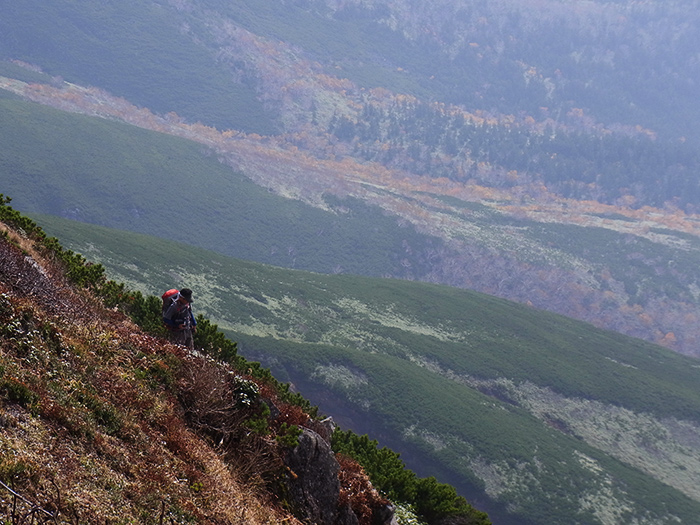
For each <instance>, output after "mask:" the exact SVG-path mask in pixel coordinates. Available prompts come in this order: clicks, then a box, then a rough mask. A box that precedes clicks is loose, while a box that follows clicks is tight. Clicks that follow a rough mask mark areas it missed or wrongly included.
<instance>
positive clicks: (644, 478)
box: [41, 216, 700, 524]
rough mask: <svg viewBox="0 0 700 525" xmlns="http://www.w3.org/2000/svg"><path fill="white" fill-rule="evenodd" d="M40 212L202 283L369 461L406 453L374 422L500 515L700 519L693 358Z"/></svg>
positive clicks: (122, 261) (90, 241) (111, 270)
mask: <svg viewBox="0 0 700 525" xmlns="http://www.w3.org/2000/svg"><path fill="white" fill-rule="evenodd" d="M44 219H45V221H46V222H45V224H46V227H47V228H48V231H49V232H50V233H51V234H52V235H59V236H60V237H61V238H62V239H65V242H66V243H67V245H69V246H72V247H74V248H75V249H79V250H84V252H83V253H85V254H87V255H88V256H89V257H90V258H91V259H92V260H94V261H99V262H100V263H101V264H103V265H104V266H105V268H106V269H107V273H108V274H109V275H111V276H113V277H114V278H116V279H118V280H123V281H124V282H127V283H129V286H130V287H132V288H133V289H137V290H140V291H141V292H142V293H143V294H146V295H150V294H154V295H159V294H160V293H162V290H163V289H165V288H166V287H171V286H172V285H173V283H176V284H178V285H180V286H184V285H188V286H192V287H193V288H194V289H195V291H196V294H195V295H196V299H195V306H196V308H197V311H198V312H203V313H204V314H205V315H206V316H207V317H208V318H210V319H212V320H213V321H214V322H215V323H216V324H217V326H219V328H220V329H221V330H222V331H223V332H224V333H226V334H227V335H228V336H229V338H230V339H231V340H233V341H236V342H237V350H238V353H239V354H240V355H242V356H245V358H246V359H248V360H255V361H256V362H260V363H262V365H263V366H265V367H269V369H270V370H271V371H272V373H273V374H274V376H275V377H276V378H278V380H280V381H284V382H290V383H291V384H292V385H294V387H295V389H297V390H299V391H300V392H302V393H303V394H304V396H305V397H307V398H308V399H309V400H310V401H311V402H312V403H313V404H315V405H317V406H319V408H320V410H322V411H323V412H324V413H329V414H333V416H334V418H335V419H336V421H337V422H338V423H339V424H340V425H341V427H343V428H346V429H352V430H353V432H354V433H355V434H357V435H365V434H366V435H367V436H370V437H366V438H365V439H364V440H363V439H359V440H357V441H356V440H355V439H352V438H350V439H348V438H344V437H342V435H339V436H337V440H338V441H337V443H338V446H342V447H343V449H345V448H347V449H350V450H356V451H357V454H358V456H360V457H368V458H370V459H372V458H376V463H378V465H379V466H378V467H376V468H377V470H378V472H376V473H375V472H373V471H372V469H370V468H368V474H370V476H373V475H374V476H375V477H377V478H378V479H381V477H382V476H383V475H385V473H384V471H382V470H381V469H382V468H386V469H388V470H389V471H392V467H391V465H393V464H395V460H394V459H393V456H392V453H391V452H390V451H386V452H383V453H382V452H379V451H378V450H380V448H379V447H378V446H377V445H376V444H373V443H372V442H373V441H375V440H376V441H378V442H379V443H381V447H389V448H390V449H391V450H393V451H397V452H399V453H400V454H401V457H400V461H405V462H406V465H408V468H410V469H411V470H412V471H414V472H416V473H417V474H418V475H420V476H424V477H435V478H436V479H438V480H442V481H443V482H448V483H449V484H450V485H452V486H454V487H455V488H456V489H457V490H458V493H459V494H462V495H464V496H465V497H467V499H468V500H469V501H471V502H473V504H474V505H475V506H477V508H480V509H482V510H484V511H486V512H488V514H489V516H490V517H491V519H493V521H494V522H495V523H506V524H510V523H513V524H515V523H518V524H522V523H553V522H554V523H575V522H579V523H591V524H596V523H627V522H631V523H634V522H637V523H655V524H656V523H666V522H668V523H673V522H674V521H675V520H676V519H680V520H681V522H691V523H692V521H693V519H694V517H693V516H694V513H695V512H697V508H696V506H697V505H699V503H698V499H699V496H698V494H697V492H696V489H695V487H696V483H695V481H696V479H697V476H698V471H700V466H696V465H700V464H698V463H697V461H698V452H697V451H698V443H699V441H698V439H700V438H699V437H698V436H699V435H700V434H699V432H700V431H699V430H698V429H699V428H700V397H699V396H698V393H697V389H696V388H695V385H696V384H697V381H698V373H700V368H698V364H697V361H696V360H695V359H693V358H689V357H684V356H681V355H679V354H676V353H673V352H671V351H669V350H666V349H663V348H662V347H658V346H654V345H652V344H649V343H645V342H643V341H641V340H637V339H630V338H627V337H625V336H622V335H619V334H616V333H614V332H608V331H603V330H598V329H595V328H593V327H592V326H590V325H586V324H582V323H580V322H578V321H573V320H571V319H567V318H563V317H561V316H558V315H555V314H550V313H547V312H542V311H539V310H536V309H533V308H529V307H524V306H519V305H517V304H515V303H510V302H508V301H504V300H502V299H497V298H494V297H491V296H486V295H482V294H478V293H475V292H468V291H465V290H458V289H455V288H450V287H445V286H439V285H433V284H428V283H418V282H410V281H405V280H391V279H378V278H362V277H356V276H350V275H323V274H317V273H307V272H301V271H290V270H287V269H282V268H277V267H271V266H265V265H260V264H257V263H252V262H249V261H241V260H235V259H229V258H227V257H224V256H221V255H219V254H217V253H214V252H199V251H197V250H196V249H193V248H191V247H189V246H187V245H182V244H174V243H172V242H169V241H165V240H159V239H154V238H150V237H147V236H141V235H135V234H128V233H124V232H119V231H115V230H110V229H105V228H102V227H96V226H90V225H85V224H81V223H75V222H72V221H67V220H59V219H55V218H53V217H50V216H43V217H41V220H42V221H43V220H44ZM373 479H375V478H373ZM399 479H401V478H399ZM397 482H399V481H398V480H397ZM404 483H407V486H408V487H409V488H410V487H412V486H413V485H412V484H411V482H410V479H409V480H408V481H404V482H399V485H398V486H393V485H392V486H391V488H388V489H387V490H392V491H399V493H400V491H401V490H404V488H402V487H404V485H403V484H404ZM562 487H565V489H562ZM410 490H415V489H414V488H410ZM683 509H685V510H683ZM686 513H687V514H686ZM684 516H685V517H684Z"/></svg>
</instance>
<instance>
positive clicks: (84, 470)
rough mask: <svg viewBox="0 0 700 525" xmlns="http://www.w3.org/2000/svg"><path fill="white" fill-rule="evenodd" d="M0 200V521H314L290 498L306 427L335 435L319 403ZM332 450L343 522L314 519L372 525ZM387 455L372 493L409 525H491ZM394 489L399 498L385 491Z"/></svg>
mask: <svg viewBox="0 0 700 525" xmlns="http://www.w3.org/2000/svg"><path fill="white" fill-rule="evenodd" d="M8 202H9V199H6V198H5V197H4V196H2V195H0V227H1V231H2V237H0V253H1V254H2V258H1V259H0V260H1V261H2V263H1V264H0V319H2V323H3V327H2V331H1V332H0V335H1V336H2V339H1V340H0V424H1V426H0V429H1V430H2V432H1V433H0V443H2V448H1V449H0V451H1V452H0V490H2V491H3V497H1V498H0V517H2V518H3V522H6V523H13V524H14V523H33V522H39V523H44V522H51V523H74V522H90V523H93V522H98V521H99V522H102V521H105V522H108V523H111V522H126V521H129V522H138V523H164V521H165V520H167V522H168V523H192V522H197V523H211V522H219V523H251V524H256V523H302V522H305V521H304V516H308V515H310V516H313V515H314V514H313V513H312V512H309V511H307V510H305V509H304V506H306V507H313V506H319V505H321V503H319V501H318V500H315V499H314V496H315V495H314V494H313V493H312V494H311V495H309V494H308V493H307V494H305V499H304V500H303V501H302V502H299V501H294V499H293V497H292V496H291V493H292V490H291V489H290V487H291V486H292V485H293V483H294V481H293V480H295V479H297V478H298V477H300V476H307V475H310V476H311V477H321V476H323V475H324V474H323V472H320V469H319V467H318V466H316V468H314V470H313V472H311V473H305V472H303V471H301V470H299V468H297V467H295V469H296V472H294V471H293V470H292V469H291V468H290V467H289V466H288V463H289V459H288V458H289V457H290V452H289V451H290V450H291V449H294V450H296V448H298V447H299V446H300V445H299V437H300V435H301V434H302V432H303V431H302V428H304V429H315V430H317V431H319V432H324V433H326V434H327V437H326V438H327V439H330V437H331V435H330V434H328V432H330V431H332V428H330V429H329V428H328V427H326V426H324V424H323V422H319V421H320V418H319V417H318V416H317V411H318V409H317V408H316V407H314V406H312V405H310V403H309V402H308V401H307V400H306V399H304V398H303V397H302V396H300V395H299V394H293V393H291V392H290V390H289V385H285V384H281V383H279V382H278V381H276V380H275V379H274V378H273V377H272V376H271V375H270V373H269V371H267V370H265V369H262V368H261V367H260V365H259V363H254V362H249V361H246V360H245V359H244V358H243V357H241V356H238V355H237V349H236V344H235V343H234V342H232V341H230V340H229V339H227V338H225V337H224V335H223V334H222V333H221V332H220V331H219V330H218V327H217V326H216V325H215V324H213V323H211V322H210V321H209V320H208V319H207V318H205V317H203V316H202V315H199V316H198V321H199V323H198V327H199V329H198V331H197V334H196V345H197V348H198V349H199V350H200V352H187V350H186V349H185V348H183V347H179V346H177V345H173V344H170V343H168V342H167V341H166V339H165V335H166V333H165V330H164V328H163V327H162V326H161V325H160V323H159V322H158V321H159V319H160V299H157V298H156V297H153V296H151V297H145V296H143V295H142V294H141V293H138V292H133V291H131V290H129V289H128V288H126V287H125V286H124V284H119V283H116V282H115V281H113V280H107V279H106V277H105V272H104V267H103V266H101V265H97V264H93V263H89V262H88V261H86V260H85V259H84V258H83V257H82V256H81V255H79V254H76V253H75V252H73V251H71V250H65V249H64V248H62V247H61V246H60V245H59V244H58V241H57V240H56V239H55V238H49V237H47V236H46V234H45V233H44V232H43V230H42V229H41V228H39V227H38V226H37V225H36V223H34V222H33V221H31V220H30V219H28V218H26V217H23V216H22V215H21V214H19V213H18V212H16V211H15V210H14V209H12V208H10V207H9V206H8ZM124 313H126V314H127V315H124ZM134 323H138V325H140V327H142V328H143V330H142V329H140V328H139V326H137V325H136V324H134ZM144 330H145V331H144ZM306 431H307V432H308V430H306ZM338 432H339V435H342V438H338V439H342V440H343V441H344V442H346V443H347V442H352V441H356V442H358V443H364V444H365V446H364V448H363V450H364V452H365V454H366V453H367V452H368V451H369V449H371V448H372V447H374V448H376V442H375V443H370V442H368V441H367V439H366V438H364V440H363V439H361V438H359V437H358V436H356V435H354V434H353V433H352V432H351V431H347V432H341V431H338ZM336 448H337V458H338V463H336V464H337V465H338V466H339V470H337V471H335V472H333V474H332V476H337V483H338V487H339V493H338V494H336V495H335V500H334V501H335V503H334V504H335V505H336V506H337V507H338V508H340V507H342V506H346V507H347V508H349V509H351V510H350V513H351V514H352V515H353V516H354V520H350V521H342V520H341V519H340V518H339V517H337V518H333V519H330V520H322V521H315V522H316V523H328V524H331V523H333V524H340V523H359V524H362V525H369V524H370V523H378V522H380V521H379V520H378V518H377V511H376V509H378V508H381V507H382V506H385V505H386V500H385V499H384V498H383V497H382V496H381V495H380V493H379V492H378V491H377V489H375V488H374V486H372V484H371V483H370V481H369V478H368V477H367V475H366V474H365V473H364V470H363V468H362V467H361V466H360V464H359V463H358V462H357V461H356V460H355V459H353V456H357V457H358V458H361V455H360V454H359V453H356V452H354V451H353V450H352V449H350V448H348V447H341V446H337V447H336ZM329 450H330V448H329ZM382 452H383V453H387V452H388V451H387V449H383V450H382ZM314 453H315V454H317V455H318V454H319V452H318V451H315V452H314ZM389 454H393V453H391V452H389ZM391 457H393V462H392V464H391V469H392V470H389V469H388V468H387V467H388V465H387V464H384V463H383V462H382V463H383V472H384V475H383V476H382V477H380V478H378V479H377V480H376V487H377V488H379V489H382V490H383V492H384V493H385V494H390V495H391V496H392V497H396V500H395V501H397V502H398V503H399V504H400V506H401V513H402V516H403V517H404V519H406V520H408V521H407V522H411V523H417V522H418V521H419V520H420V519H425V520H426V522H428V523H442V522H445V521H444V520H450V521H449V522H451V523H464V524H482V525H487V524H488V523H490V521H488V518H487V516H486V515H485V514H484V513H483V512H479V511H477V510H475V509H473V508H472V507H471V506H470V505H469V504H468V503H467V502H466V500H464V498H462V497H460V496H458V495H457V493H456V491H455V489H454V488H452V487H450V486H449V485H446V484H443V483H439V482H438V481H437V480H436V479H435V478H417V477H416V476H415V474H413V473H412V472H411V471H410V470H408V469H406V467H405V465H404V464H403V462H401V461H400V460H399V459H398V455H396V454H393V456H391ZM364 463H365V464H367V466H368V468H374V467H375V466H376V465H377V462H376V461H374V462H373V461H370V460H367V459H365V460H364ZM312 466H313V465H312ZM399 480H401V481H399ZM399 485H401V486H403V487H404V490H402V491H399V492H397V491H396V490H393V491H392V490H390V487H395V486H399ZM409 486H410V487H412V488H407V487H409ZM383 487H386V489H383ZM392 512H393V510H392ZM292 514H296V515H298V516H299V518H300V520H297V519H295V518H294V516H293V515H292ZM336 514H337V513H336V512H333V513H331V516H335V515H336ZM390 516H391V515H390ZM358 520H359V521H358ZM382 523H383V522H382Z"/></svg>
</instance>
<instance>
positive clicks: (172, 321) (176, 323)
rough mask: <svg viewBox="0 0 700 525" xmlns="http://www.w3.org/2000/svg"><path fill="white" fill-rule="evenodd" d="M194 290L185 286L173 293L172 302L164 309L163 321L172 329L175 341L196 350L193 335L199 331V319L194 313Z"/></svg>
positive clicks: (171, 335) (172, 336) (171, 332)
mask: <svg viewBox="0 0 700 525" xmlns="http://www.w3.org/2000/svg"><path fill="white" fill-rule="evenodd" d="M191 303H192V290H190V289H189V288H183V289H182V290H180V292H179V293H177V294H175V295H173V297H172V299H171V300H170V304H169V305H167V306H165V305H164V309H163V323H164V324H165V326H166V327H167V328H168V330H170V337H171V339H172V341H173V343H175V344H178V345H183V346H186V347H187V348H189V349H190V350H194V339H193V335H194V333H195V332H196V331H197V321H195V319H194V314H193V313H192V307H191V306H190V304H191Z"/></svg>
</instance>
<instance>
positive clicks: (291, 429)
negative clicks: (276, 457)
mask: <svg viewBox="0 0 700 525" xmlns="http://www.w3.org/2000/svg"><path fill="white" fill-rule="evenodd" d="M301 433H302V430H301V429H300V428H299V427H298V426H296V425H288V424H287V423H282V425H280V429H279V430H278V431H277V436H276V437H275V439H276V440H277V443H279V444H280V445H282V446H283V447H289V448H294V447H296V446H297V445H298V444H299V436H301Z"/></svg>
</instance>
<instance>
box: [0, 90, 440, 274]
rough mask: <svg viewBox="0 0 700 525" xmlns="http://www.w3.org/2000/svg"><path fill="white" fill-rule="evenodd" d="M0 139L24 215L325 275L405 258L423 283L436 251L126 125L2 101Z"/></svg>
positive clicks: (374, 221) (379, 219)
mask: <svg viewBox="0 0 700 525" xmlns="http://www.w3.org/2000/svg"><path fill="white" fill-rule="evenodd" d="M0 93H2V92H0ZM0 136H2V137H3V144H4V147H3V149H2V152H0V188H2V192H4V193H5V194H6V195H10V196H12V197H13V199H14V201H13V202H14V204H15V206H16V207H17V208H18V209H21V210H23V211H25V212H41V213H50V214H54V215H58V216H64V217H69V218H72V219H77V220H81V221H85V222H91V223H96V224H101V225H106V226H111V227H116V228H120V229H124V230H131V231H136V232H141V233H148V234H151V235H155V236H158V237H164V238H169V239H173V240H178V241H182V242H187V243H190V244H193V245H196V246H200V247H203V248H208V249H215V250H217V251H219V252H221V253H225V254H228V255H232V256H236V257H241V258H247V259H253V260H258V261H261V262H266V263H274V264H278V265H281V266H290V267H295V266H296V267H301V268H306V269H311V270H314V271H322V272H327V273H331V272H333V271H336V270H337V269H342V271H349V272H353V273H358V274H368V275H383V274H385V273H389V274H393V275H398V276H401V275H403V274H404V272H405V268H404V267H403V266H402V265H401V261H402V260H404V259H406V260H408V261H410V263H411V266H412V270H414V271H415V270H418V271H421V268H423V270H422V271H423V272H425V271H427V270H426V268H425V267H426V263H425V261H422V260H421V257H422V255H421V254H422V252H423V250H424V248H425V247H426V246H439V245H440V241H439V240H437V239H431V238H430V237H428V236H426V235H420V234H418V233H416V231H415V230H414V229H413V228H411V227H400V226H399V225H398V224H397V220H396V219H392V218H390V217H387V216H385V215H384V214H383V212H382V211H381V210H380V209H379V208H376V207H371V206H367V205H365V204H363V203H362V202H360V201H357V200H352V199H345V200H341V199H336V198H331V197H328V199H327V210H326V211H324V210H320V209H318V208H312V207H310V206H307V205H305V204H302V203H301V202H298V201H294V200H290V199H285V198H282V197H280V196H277V195H274V194H272V193H270V192H269V191H267V190H265V189H264V188H261V187H260V186H257V185H255V184H254V183H253V182H252V181H250V180H249V179H247V178H246V177H244V176H243V175H242V174H241V173H237V172H234V171H233V170H231V168H229V167H227V166H225V165H223V164H221V163H220V162H219V161H218V159H217V158H216V157H215V156H214V155H213V154H212V152H211V151H209V150H208V149H206V148H203V147H202V146H201V145H198V144H196V143H194V142H190V141H186V140H183V139H177V138H173V137H170V136H168V135H164V134H160V133H153V132H149V131H145V130H142V129H139V128H136V127H134V126H130V125H124V124H120V123H114V122H108V121H104V120H101V119H94V118H90V117H85V116H80V115H73V114H70V113H65V112H62V111H57V110H53V109H50V108H46V107H43V106H40V105H37V104H32V103H26V102H21V101H18V100H15V99H13V98H3V97H2V95H0ZM407 247H408V248H409V249H412V250H413V251H414V252H415V255H411V254H410V253H406V251H407Z"/></svg>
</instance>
